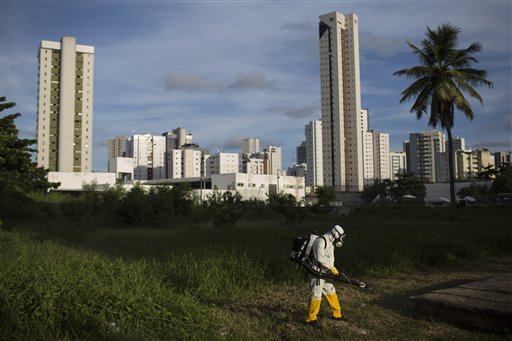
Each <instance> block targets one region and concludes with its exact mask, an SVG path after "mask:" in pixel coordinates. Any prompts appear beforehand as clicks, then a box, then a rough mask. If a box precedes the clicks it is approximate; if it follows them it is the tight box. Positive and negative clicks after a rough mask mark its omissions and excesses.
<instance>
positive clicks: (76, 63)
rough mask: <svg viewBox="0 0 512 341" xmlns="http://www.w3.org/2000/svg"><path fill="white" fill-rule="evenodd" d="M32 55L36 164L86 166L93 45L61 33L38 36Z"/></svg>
mask: <svg viewBox="0 0 512 341" xmlns="http://www.w3.org/2000/svg"><path fill="white" fill-rule="evenodd" d="M38 57H39V89H38V104H37V165H38V166H40V167H44V168H48V169H50V170H51V171H58V172H91V171H92V126H93V125H92V116H93V111H92V106H93V81H94V47H93V46H86V45H78V44H77V43H76V38H74V37H67V36H64V37H62V39H61V41H60V42H54V41H47V40H43V41H41V45H40V48H39V56H38Z"/></svg>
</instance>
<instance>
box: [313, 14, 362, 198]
mask: <svg viewBox="0 0 512 341" xmlns="http://www.w3.org/2000/svg"><path fill="white" fill-rule="evenodd" d="M319 33H320V89H321V102H322V137H323V164H324V174H323V175H324V185H326V186H333V187H334V188H335V189H336V190H337V191H348V192H360V191H363V188H364V181H363V136H362V133H361V130H360V127H361V89H360V80H359V36H358V18H357V15H356V14H353V13H352V14H349V15H344V14H341V13H339V12H332V13H328V14H325V15H322V16H320V24H319Z"/></svg>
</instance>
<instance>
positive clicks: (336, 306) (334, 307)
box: [325, 293, 341, 319]
mask: <svg viewBox="0 0 512 341" xmlns="http://www.w3.org/2000/svg"><path fill="white" fill-rule="evenodd" d="M325 299H326V300H327V303H329V307H330V308H331V313H332V317H334V318H337V319H339V318H341V307H340V301H339V300H338V295H336V293H333V294H330V295H325Z"/></svg>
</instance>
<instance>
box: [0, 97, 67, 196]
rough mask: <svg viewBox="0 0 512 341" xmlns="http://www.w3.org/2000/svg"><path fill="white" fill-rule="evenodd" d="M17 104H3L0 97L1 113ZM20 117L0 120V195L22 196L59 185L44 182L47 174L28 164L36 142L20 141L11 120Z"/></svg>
mask: <svg viewBox="0 0 512 341" xmlns="http://www.w3.org/2000/svg"><path fill="white" fill-rule="evenodd" d="M15 105H16V103H14V102H6V98H5V97H0V112H2V111H4V110H7V109H10V108H12V107H14V106H15ZM20 116H21V114H20V113H16V114H9V115H6V116H4V117H0V195H2V196H4V194H5V192H6V191H16V192H21V193H27V192H33V191H46V190H47V189H48V188H56V187H57V186H58V184H55V183H50V182H48V180H47V174H48V170H46V169H44V168H42V167H37V166H36V165H35V164H34V163H33V162H32V161H31V154H32V153H33V152H35V149H32V148H30V146H32V145H33V144H34V143H36V140H33V139H21V138H19V137H18V129H17V128H16V124H15V123H14V120H15V119H16V118H18V117H20Z"/></svg>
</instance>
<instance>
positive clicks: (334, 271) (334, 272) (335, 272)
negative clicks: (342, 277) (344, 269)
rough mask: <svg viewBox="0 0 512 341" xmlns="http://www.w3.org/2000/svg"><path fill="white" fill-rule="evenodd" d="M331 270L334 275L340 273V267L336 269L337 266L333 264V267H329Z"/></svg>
mask: <svg viewBox="0 0 512 341" xmlns="http://www.w3.org/2000/svg"><path fill="white" fill-rule="evenodd" d="M329 270H330V271H331V273H332V274H333V275H334V276H338V275H339V274H340V272H339V271H338V269H336V267H335V266H333V267H332V268H330V269H329Z"/></svg>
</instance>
